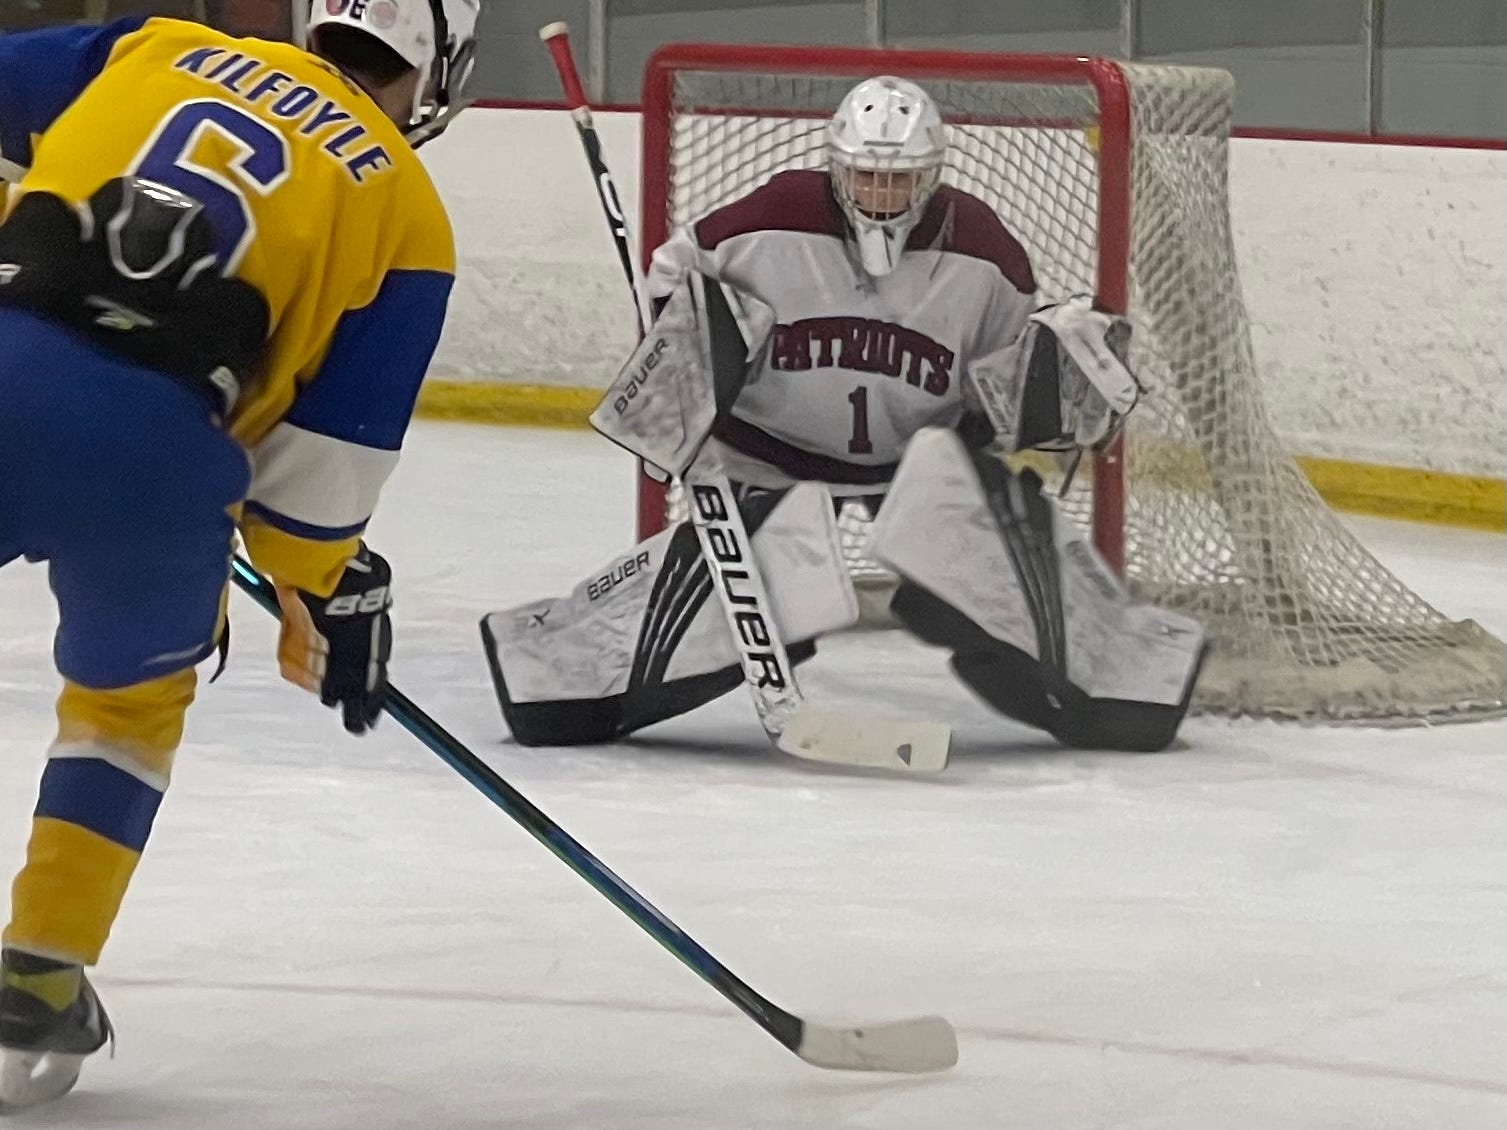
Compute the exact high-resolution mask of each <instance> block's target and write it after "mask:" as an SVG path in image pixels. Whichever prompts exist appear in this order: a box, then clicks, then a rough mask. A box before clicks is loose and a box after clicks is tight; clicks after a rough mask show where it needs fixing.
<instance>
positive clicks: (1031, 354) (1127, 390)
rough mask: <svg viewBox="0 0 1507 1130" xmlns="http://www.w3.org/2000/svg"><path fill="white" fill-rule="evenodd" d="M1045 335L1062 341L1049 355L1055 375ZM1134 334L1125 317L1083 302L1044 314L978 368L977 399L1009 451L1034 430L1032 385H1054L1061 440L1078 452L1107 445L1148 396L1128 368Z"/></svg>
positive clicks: (972, 372) (973, 371)
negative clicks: (1029, 410) (1028, 413)
mask: <svg viewBox="0 0 1507 1130" xmlns="http://www.w3.org/2000/svg"><path fill="white" fill-rule="evenodd" d="M1042 333H1047V334H1049V335H1051V338H1052V340H1053V341H1054V342H1055V343H1056V348H1055V350H1053V351H1049V352H1048V353H1047V354H1046V355H1045V360H1046V367H1047V368H1048V369H1051V370H1054V371H1042V364H1041V359H1040V358H1038V357H1037V353H1038V351H1037V345H1038V340H1039V338H1040V335H1041V334H1042ZM1129 334H1130V324H1129V323H1128V322H1127V321H1125V319H1124V318H1121V317H1119V316H1118V315H1114V314H1106V313H1104V312H1103V311H1101V310H1095V309H1094V308H1093V305H1092V302H1091V301H1090V300H1089V299H1088V298H1087V297H1082V296H1080V297H1076V298H1073V299H1071V300H1069V301H1068V302H1064V303H1061V304H1059V305H1056V306H1047V307H1044V308H1042V309H1040V310H1038V311H1036V312H1035V313H1034V314H1032V315H1031V316H1030V318H1029V319H1028V321H1027V322H1026V327H1025V329H1024V330H1022V331H1021V334H1020V336H1019V337H1018V338H1016V339H1015V341H1013V342H1011V343H1010V344H1009V345H1007V346H1005V347H1004V348H1003V349H1000V350H997V351H995V352H994V353H991V354H989V355H988V356H985V357H981V358H979V359H978V360H977V361H975V362H974V363H973V364H972V365H970V366H969V369H968V380H969V383H970V385H971V387H972V389H973V395H974V396H975V397H976V399H977V401H978V403H979V405H980V406H981V407H982V408H983V410H984V412H985V414H986V415H987V416H988V417H989V422H990V423H991V424H992V425H993V427H994V429H995V431H996V433H998V436H999V438H1000V440H1001V441H1002V442H1004V443H1005V444H1006V445H1007V448H1008V450H1011V451H1014V450H1018V449H1019V448H1020V447H1021V446H1022V436H1023V433H1024V432H1025V431H1027V430H1030V428H1031V426H1032V425H1031V424H1030V423H1029V422H1027V421H1025V420H1023V419H1022V412H1023V406H1024V403H1025V396H1026V388H1027V385H1028V384H1029V383H1030V382H1033V381H1042V380H1048V381H1051V380H1054V379H1055V381H1056V384H1057V395H1058V411H1059V414H1060V438H1061V440H1062V441H1063V442H1067V443H1071V444H1073V445H1076V446H1078V447H1096V446H1099V445H1101V444H1103V443H1104V441H1105V440H1106V439H1108V438H1109V437H1110V435H1111V434H1112V433H1113V431H1114V429H1115V426H1116V424H1117V423H1118V422H1119V421H1120V420H1122V419H1123V418H1124V417H1125V416H1126V415H1128V414H1129V413H1130V411H1131V410H1132V409H1133V408H1134V407H1135V405H1136V401H1137V400H1138V399H1139V397H1140V394H1141V385H1140V382H1139V381H1138V380H1137V379H1136V377H1135V374H1134V373H1132V372H1131V371H1130V368H1129V367H1128V366H1127V365H1126V363H1125V356H1126V351H1127V349H1128V343H1129ZM1035 426H1036V427H1039V426H1040V425H1039V424H1037V425H1035ZM1031 442H1033V443H1035V442H1038V441H1037V440H1036V439H1033V440H1032V441H1031Z"/></svg>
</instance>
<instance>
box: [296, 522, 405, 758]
mask: <svg viewBox="0 0 1507 1130" xmlns="http://www.w3.org/2000/svg"><path fill="white" fill-rule="evenodd" d="M391 585H392V569H391V568H389V567H388V564H387V562H386V560H385V559H384V558H383V557H382V556H381V554H378V553H373V552H372V551H371V550H370V549H368V548H367V546H366V544H365V543H364V542H363V543H362V545H361V548H360V550H359V551H358V552H357V554H356V556H355V557H352V558H351V559H350V561H349V562H348V563H347V564H346V567H345V573H344V574H343V575H342V576H341V578H340V583H339V584H338V585H336V586H335V591H334V592H333V593H331V594H330V595H329V596H327V597H321V596H315V595H314V594H313V593H308V592H304V591H303V590H302V589H292V588H279V589H278V590H277V597H278V602H279V603H280V604H281V605H282V609H283V630H282V638H281V640H280V641H279V642H278V647H277V657H278V663H279V666H280V668H281V670H282V674H283V678H285V679H287V680H289V681H290V682H293V683H297V684H298V685H299V686H301V687H303V688H304V689H305V690H308V691H312V692H313V693H314V694H317V695H318V696H319V701H320V702H322V703H324V704H325V705H326V706H338V707H340V709H341V712H342V714H343V716H344V720H345V728H346V729H347V730H349V731H350V732H351V733H353V734H362V733H365V732H366V731H367V730H370V729H371V728H372V727H373V726H375V725H376V723H377V716H378V715H380V714H381V713H382V699H383V695H384V693H385V692H386V690H387V660H388V657H389V656H391V655H392V618H391V617H390V616H388V614H387V611H388V609H390V608H391V607H392V594H391V591H390V589H391Z"/></svg>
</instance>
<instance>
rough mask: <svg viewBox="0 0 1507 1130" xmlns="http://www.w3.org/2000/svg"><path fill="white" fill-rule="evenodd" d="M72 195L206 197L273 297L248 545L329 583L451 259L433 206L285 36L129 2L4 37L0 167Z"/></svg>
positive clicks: (272, 563)
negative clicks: (121, 8)
mask: <svg viewBox="0 0 1507 1130" xmlns="http://www.w3.org/2000/svg"><path fill="white" fill-rule="evenodd" d="M17 174H21V175H20V181H19V185H18V186H17V187H15V188H13V189H12V190H11V194H10V196H11V201H10V202H11V203H12V204H14V201H15V199H16V198H17V197H18V195H19V194H20V193H24V192H28V191H47V192H51V193H55V194H57V195H59V196H62V197H64V198H65V199H68V200H72V201H75V202H77V201H83V200H85V199H87V198H88V197H89V196H90V195H91V194H93V192H94V191H95V190H96V189H98V188H99V187H100V185H102V184H103V183H104V182H105V181H107V180H109V179H111V178H113V177H117V176H121V175H124V174H134V175H138V176H141V177H145V178H147V179H151V180H155V181H159V182H162V183H164V184H167V185H169V186H171V187H173V188H176V189H178V190H180V191H182V192H184V193H186V194H188V195H189V196H192V197H194V198H195V199H197V200H199V201H200V202H201V203H202V204H203V205H204V207H205V211H206V212H207V213H208V215H209V218H210V220H211V222H212V225H213V227H214V232H215V240H216V244H217V247H218V250H219V252H220V257H221V262H222V263H223V264H225V265H226V267H227V268H228V270H229V272H230V273H233V274H235V275H237V276H238V277H240V278H242V279H244V280H245V281H246V282H248V283H250V284H252V285H253V286H255V287H256V288H257V289H258V290H259V291H261V293H262V294H263V295H264V296H265V297H266V299H267V302H268V304H269V306H270V308H271V315H272V320H271V326H272V329H271V332H270V336H269V339H268V346H267V350H266V353H265V355H264V358H263V362H262V367H261V369H260V370H259V371H257V372H253V373H251V374H248V375H247V377H246V382H245V383H246V386H247V392H246V394H245V395H244V396H243V398H242V400H241V402H240V404H238V405H237V408H236V410H235V414H234V416H233V418H232V420H231V431H232V434H233V435H234V436H235V438H236V439H237V440H239V441H240V442H241V443H242V444H244V445H245V446H246V448H247V449H248V451H249V452H250V455H251V459H252V464H253V469H254V473H253V478H252V485H251V489H250V492H249V494H248V495H247V499H246V502H245V504H244V509H243V513H242V516H241V530H242V536H243V537H244V539H245V542H246V546H247V550H248V552H249V553H250V555H251V557H252V560H253V561H254V562H255V563H256V564H257V565H258V566H259V567H260V568H261V569H262V570H263V571H265V572H267V573H268V574H270V575H271V576H272V577H274V578H275V579H276V580H277V581H278V582H279V583H282V584H288V585H295V586H297V587H299V588H304V589H309V590H311V591H314V592H320V593H327V592H328V591H330V589H331V588H333V586H334V585H335V583H336V581H337V580H338V578H339V575H340V573H341V571H342V570H343V568H344V563H345V561H346V559H347V558H348V557H349V556H350V555H351V554H352V552H353V551H354V549H355V544H356V539H357V538H358V537H359V535H360V533H361V531H362V530H363V529H364V528H365V526H366V523H367V521H368V519H369V518H370V517H371V513H372V509H373V507H374V506H375V504H376V500H377V495H378V493H379V492H380V490H381V487H382V484H383V482H384V481H385V480H386V478H387V476H388V474H389V473H390V472H391V470H392V468H393V466H394V465H395V464H396V462H397V457H398V449H399V447H400V446H401V443H402V439H403V434H404V432H405V430H406V429H407V426H408V422H409V418H410V417H411V415H412V412H413V404H414V400H415V398H416V397H417V395H418V388H419V384H420V382H421V380H422V378H423V375H424V371H425V369H426V368H427V366H428V364H429V360H430V357H431V355H432V353H433V351H434V347H435V344H436V343H437V341H438V339H439V333H440V327H441V324H442V322H443V320H444V314H445V306H446V303H447V301H448V298H449V293H450V286H451V283H452V281H453V277H454V273H455V252H454V245H453V239H452V236H451V232H450V226H449V221H448V219H447V218H446V215H445V211H444V207H443V205H442V204H441V203H440V200H439V196H438V194H437V193H436V191H435V189H434V186H433V183H432V182H431V181H430V179H429V176H428V173H427V172H426V171H425V169H424V167H423V165H422V164H421V163H420V162H419V160H418V158H417V156H416V155H415V154H414V152H413V150H412V148H411V147H410V146H409V145H408V143H407V142H406V141H405V140H404V138H403V136H402V134H401V132H400V131H399V130H398V128H397V126H395V125H394V124H393V123H392V121H390V120H389V119H388V118H387V117H386V116H385V115H384V114H383V113H382V112H381V110H379V109H378V108H377V106H376V104H375V103H374V102H373V101H372V100H371V99H370V98H369V97H368V96H367V95H366V94H365V93H364V92H362V91H361V90H360V89H359V88H358V87H357V86H355V85H354V84H353V83H351V82H350V81H349V80H348V79H346V78H345V77H344V76H343V75H341V74H340V72H339V71H338V70H337V69H336V68H334V67H333V66H331V65H330V64H328V63H326V62H324V61H323V60H321V59H319V58H317V57H316V56H314V55H311V54H309V53H307V52H305V51H302V50H300V49H298V48H296V47H293V46H290V45H288V44H285V43H272V42H266V41H262V40H255V39H237V38H233V37H231V36H227V35H224V34H222V33H220V32H217V31H214V30H212V29H210V28H207V27H203V26H201V25H198V24H193V23H185V22H182V21H177V20H167V19H156V18H151V19H144V18H140V17H133V18H130V19H126V20H121V21H118V22H116V23H113V24H109V25H106V26H104V27H66V28H52V29H45V30H42V31H35V32H19V33H15V34H10V35H0V176H4V175H8V176H9V177H10V179H15V177H16V176H17Z"/></svg>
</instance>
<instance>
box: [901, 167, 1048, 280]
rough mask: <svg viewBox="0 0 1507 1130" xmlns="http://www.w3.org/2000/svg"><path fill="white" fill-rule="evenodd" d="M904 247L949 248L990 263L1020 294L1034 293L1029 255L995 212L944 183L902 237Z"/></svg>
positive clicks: (969, 194) (1033, 277)
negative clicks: (919, 218)
mask: <svg viewBox="0 0 1507 1130" xmlns="http://www.w3.org/2000/svg"><path fill="white" fill-rule="evenodd" d="M905 246H906V250H908V251H918V250H925V249H928V248H929V249H931V250H935V251H950V252H952V253H953V254H955V255H967V256H969V257H970V258H973V259H982V260H984V261H985V262H987V263H993V264H994V265H995V266H996V267H997V268H999V273H1000V274H1002V275H1004V277H1005V278H1006V279H1007V280H1009V282H1010V285H1011V286H1013V287H1014V288H1015V289H1016V290H1018V291H1020V292H1021V293H1022V294H1035V293H1036V274H1035V272H1034V271H1032V269H1031V257H1030V255H1028V254H1027V253H1026V249H1025V248H1024V247H1023V246H1021V242H1020V240H1018V239H1016V238H1015V236H1014V235H1012V234H1011V233H1010V230H1009V229H1008V228H1006V227H1005V224H1004V221H1003V220H1001V219H1000V218H999V214H998V213H997V212H995V210H994V209H993V208H991V207H989V205H987V204H985V203H984V202H983V201H982V200H980V199H979V198H978V197H977V196H974V195H972V194H971V193H967V192H964V191H963V190H962V189H960V188H954V187H953V186H952V185H949V184H944V185H940V186H939V187H938V188H937V191H936V192H934V193H933V194H932V197H931V202H930V203H929V204H928V205H927V208H926V214H925V215H924V216H922V217H921V222H920V223H919V224H917V225H916V226H915V229H914V230H913V231H912V232H911V234H910V239H909V240H907V241H906V245H905Z"/></svg>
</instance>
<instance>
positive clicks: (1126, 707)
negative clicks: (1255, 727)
mask: <svg viewBox="0 0 1507 1130" xmlns="http://www.w3.org/2000/svg"><path fill="white" fill-rule="evenodd" d="M890 610H891V612H892V613H893V614H894V616H895V618H896V619H897V620H899V621H900V623H901V624H902V625H903V626H904V627H905V628H907V629H908V630H909V631H911V632H912V633H914V634H915V635H916V636H917V637H918V638H919V639H921V640H924V641H925V642H926V643H929V644H931V645H932V646H934V647H944V648H947V649H948V650H950V651H951V652H952V653H953V654H952V659H951V660H950V662H949V666H950V667H951V668H952V670H953V672H954V673H955V674H956V675H957V677H958V679H959V680H960V681H961V682H962V684H963V685H964V686H966V687H967V688H968V689H969V690H970V691H972V692H973V693H974V694H976V695H977V696H978V697H979V698H980V699H981V700H982V701H983V702H984V703H986V704H987V705H988V706H990V707H991V708H993V709H994V710H997V711H999V713H1001V714H1003V715H1005V716H1006V717H1007V718H1014V719H1015V720H1016V721H1018V722H1023V723H1025V724H1026V725H1027V726H1034V727H1036V728H1037V729H1039V730H1045V731H1046V732H1047V733H1049V734H1051V735H1052V736H1053V737H1054V738H1056V739H1057V740H1058V741H1060V742H1062V743H1063V744H1064V745H1067V746H1073V747H1075V748H1080V749H1118V750H1126V751H1129V752H1133V753H1155V752H1157V751H1159V750H1163V749H1166V748H1167V746H1169V745H1171V744H1172V740H1173V739H1174V738H1175V737H1177V731H1178V728H1179V727H1180V726H1181V725H1182V720H1183V717H1184V715H1186V714H1187V711H1188V700H1189V698H1190V697H1191V696H1192V694H1193V687H1194V685H1195V683H1196V679H1197V670H1196V669H1195V671H1194V673H1193V677H1192V678H1190V679H1189V680H1188V685H1187V692H1186V693H1185V694H1184V696H1183V698H1182V700H1181V701H1180V702H1178V703H1175V704H1173V705H1170V706H1167V705H1162V704H1158V703H1145V702H1127V701H1125V700H1123V699H1096V698H1091V697H1090V696H1089V695H1087V694H1085V693H1084V692H1083V691H1082V690H1080V689H1079V688H1078V687H1075V686H1073V685H1072V684H1068V685H1067V686H1066V687H1059V688H1056V689H1053V690H1049V689H1048V687H1047V684H1046V681H1045V680H1044V679H1043V677H1042V668H1041V664H1039V663H1038V662H1037V661H1036V660H1035V659H1033V658H1032V657H1031V656H1030V655H1029V654H1027V653H1026V652H1024V651H1022V650H1020V649H1019V648H1016V647H1011V646H1010V645H1009V644H1005V643H1001V642H1000V641H999V640H996V639H995V638H994V637H993V636H991V635H989V633H987V632H985V631H984V630H983V629H982V628H980V627H979V626H978V625H977V624H975V623H974V622H973V621H972V620H970V619H968V617H967V616H965V615H963V614H962V613H961V612H959V611H958V610H957V609H956V608H954V607H952V606H951V605H950V604H948V603H947V602H946V601H944V600H942V599H941V598H940V597H938V596H937V595H936V594H935V593H933V592H929V591H928V590H926V589H924V588H922V587H921V586H920V585H918V584H915V583H914V582H912V581H902V582H901V584H900V587H899V588H898V589H897V590H896V592H895V598H894V601H893V602H892V603H891V605H890ZM1198 661H1199V662H1200V663H1201V662H1202V654H1200V656H1199V660H1198Z"/></svg>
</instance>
